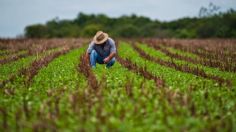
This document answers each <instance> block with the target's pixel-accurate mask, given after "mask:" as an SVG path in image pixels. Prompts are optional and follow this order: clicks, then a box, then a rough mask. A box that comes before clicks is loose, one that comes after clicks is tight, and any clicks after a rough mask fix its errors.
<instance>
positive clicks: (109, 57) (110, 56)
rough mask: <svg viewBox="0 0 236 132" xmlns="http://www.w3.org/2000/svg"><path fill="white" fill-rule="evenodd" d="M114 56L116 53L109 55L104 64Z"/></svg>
mask: <svg viewBox="0 0 236 132" xmlns="http://www.w3.org/2000/svg"><path fill="white" fill-rule="evenodd" d="M115 55H116V52H112V53H110V55H109V56H108V57H106V58H105V59H104V60H103V61H104V63H108V62H109V61H110V60H111V59H112V58H113V57H114V56H115Z"/></svg>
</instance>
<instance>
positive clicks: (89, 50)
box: [87, 41, 94, 54]
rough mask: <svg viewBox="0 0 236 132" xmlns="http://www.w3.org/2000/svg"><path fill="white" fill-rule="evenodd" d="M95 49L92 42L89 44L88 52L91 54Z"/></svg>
mask: <svg viewBox="0 0 236 132" xmlns="http://www.w3.org/2000/svg"><path fill="white" fill-rule="evenodd" d="M93 49H94V42H93V41H92V42H90V44H89V47H88V49H87V52H88V53H89V54H90V53H91V52H92V50H93Z"/></svg>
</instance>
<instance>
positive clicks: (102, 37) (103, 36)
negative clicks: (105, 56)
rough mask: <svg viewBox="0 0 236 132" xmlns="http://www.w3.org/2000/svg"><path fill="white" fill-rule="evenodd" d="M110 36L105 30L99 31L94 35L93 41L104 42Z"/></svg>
mask: <svg viewBox="0 0 236 132" xmlns="http://www.w3.org/2000/svg"><path fill="white" fill-rule="evenodd" d="M108 37H109V36H108V34H107V33H104V32H103V31H98V32H97V33H96V35H95V36H94V38H93V41H94V43H95V44H102V43H104V42H106V41H107V39H108Z"/></svg>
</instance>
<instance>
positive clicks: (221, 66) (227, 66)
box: [148, 43, 236, 72]
mask: <svg viewBox="0 0 236 132" xmlns="http://www.w3.org/2000/svg"><path fill="white" fill-rule="evenodd" d="M148 45H150V46H152V47H153V48H155V49H156V50H160V51H161V52H163V53H165V54H166V55H168V56H170V57H172V58H177V59H180V60H184V61H188V62H191V63H194V64H201V65H204V66H209V67H214V68H219V69H220V70H222V71H229V72H230V71H233V72H236V65H235V66H234V64H225V63H222V61H219V60H212V59H203V58H192V57H188V56H184V55H181V54H178V53H173V52H171V51H169V50H168V49H167V48H165V47H161V46H160V45H158V44H157V43H148Z"/></svg>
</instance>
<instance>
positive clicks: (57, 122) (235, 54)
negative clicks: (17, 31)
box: [0, 39, 236, 131]
mask: <svg viewBox="0 0 236 132" xmlns="http://www.w3.org/2000/svg"><path fill="white" fill-rule="evenodd" d="M88 42H89V40H86V39H9V40H8V39H1V40H0V131H46V130H47V131H236V112H235V111H236V40H234V39H206V40H198V39H194V40H178V39H137V40H135V39H132V40H131V39H130V40H129V39H128V40H126V39H124V40H122V39H121V40H117V41H116V45H117V52H118V54H117V56H116V60H117V61H116V63H115V65H114V66H113V67H111V68H110V69H107V68H105V66H104V65H97V67H96V69H91V68H90V67H89V65H87V64H86V63H85V61H84V54H85V51H86V48H87V47H88Z"/></svg>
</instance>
